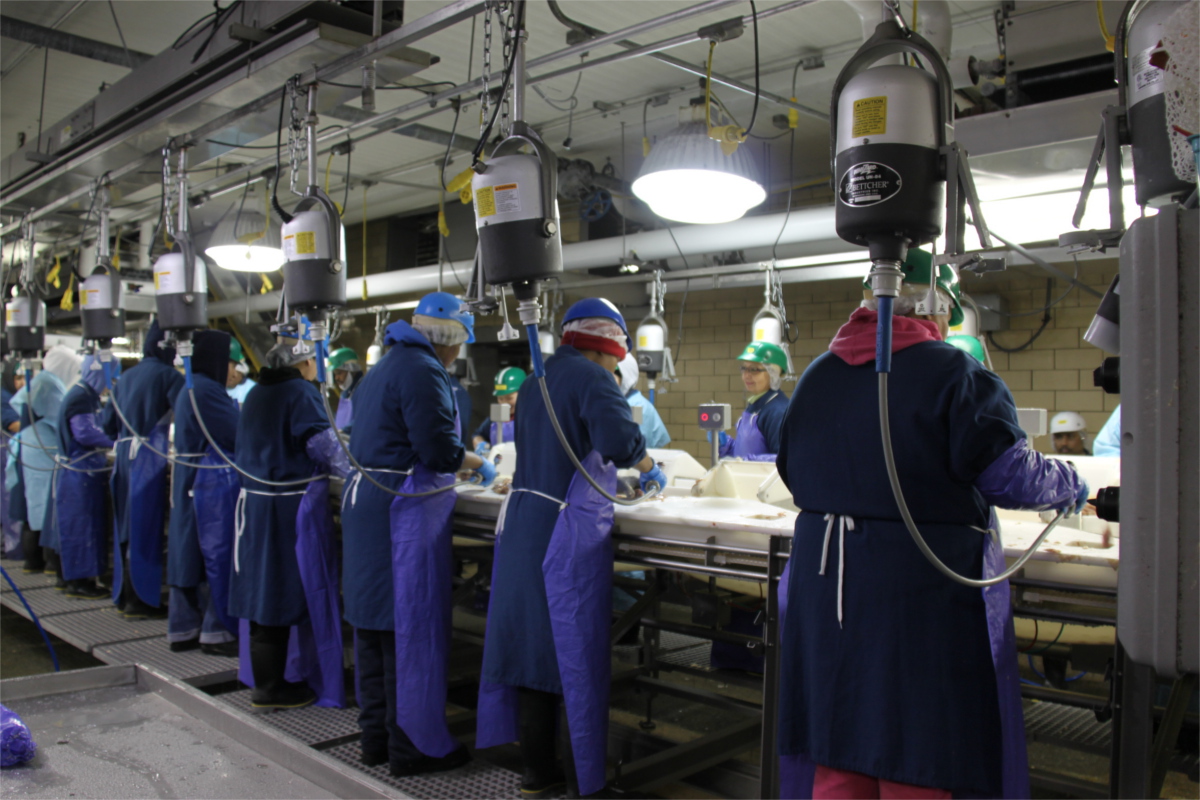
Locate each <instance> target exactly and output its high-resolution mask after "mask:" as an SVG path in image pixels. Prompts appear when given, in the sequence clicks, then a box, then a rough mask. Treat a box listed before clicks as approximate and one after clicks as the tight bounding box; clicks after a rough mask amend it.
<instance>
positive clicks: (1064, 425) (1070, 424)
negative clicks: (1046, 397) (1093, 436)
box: [1050, 411, 1087, 434]
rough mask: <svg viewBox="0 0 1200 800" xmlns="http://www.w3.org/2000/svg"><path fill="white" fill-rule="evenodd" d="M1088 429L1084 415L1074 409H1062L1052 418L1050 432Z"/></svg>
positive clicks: (1070, 431)
mask: <svg viewBox="0 0 1200 800" xmlns="http://www.w3.org/2000/svg"><path fill="white" fill-rule="evenodd" d="M1086 430H1087V423H1086V422H1084V421H1083V417H1082V416H1080V415H1079V414H1076V413H1075V412H1074V411H1060V412H1058V413H1057V414H1055V415H1054V417H1053V418H1052V419H1051V420H1050V433H1052V434H1054V433H1072V432H1074V431H1079V432H1081V433H1082V432H1083V431H1086Z"/></svg>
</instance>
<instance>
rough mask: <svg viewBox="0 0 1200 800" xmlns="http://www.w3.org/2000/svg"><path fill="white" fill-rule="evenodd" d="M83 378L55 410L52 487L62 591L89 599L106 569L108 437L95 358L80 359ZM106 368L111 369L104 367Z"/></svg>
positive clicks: (100, 593)
mask: <svg viewBox="0 0 1200 800" xmlns="http://www.w3.org/2000/svg"><path fill="white" fill-rule="evenodd" d="M82 368H83V379H82V380H80V381H79V382H78V383H76V384H75V385H74V386H72V387H71V389H70V391H68V392H67V394H66V397H65V398H64V400H63V404H62V409H61V410H60V411H59V415H58V446H59V450H60V452H61V454H62V462H61V463H60V465H59V470H58V483H57V485H56V486H55V491H54V504H55V512H56V513H57V517H58V539H59V548H60V549H59V559H60V561H61V563H62V573H63V579H64V580H65V581H66V583H67V586H66V589H65V592H66V595H67V596H68V597H79V598H85V599H95V598H97V597H104V596H105V595H107V594H108V592H107V591H105V590H103V589H101V588H100V587H98V586H96V578H98V577H99V576H101V575H103V574H104V572H105V571H106V570H107V569H108V556H109V553H110V552H111V551H110V550H109V547H108V537H109V530H110V528H111V527H112V526H111V522H112V511H111V509H110V508H109V502H108V477H109V475H108V473H109V468H108V461H107V459H106V458H105V454H106V453H107V452H108V451H109V450H111V449H112V446H113V440H112V437H110V436H109V435H108V434H107V433H105V432H104V429H103V427H102V426H101V420H100V412H101V411H102V410H103V408H104V397H105V396H106V395H107V394H108V382H107V380H106V379H105V376H104V370H103V368H102V366H101V363H100V359H99V358H97V357H96V356H93V355H89V356H86V357H85V358H84V359H83V365H82ZM110 374H111V373H110Z"/></svg>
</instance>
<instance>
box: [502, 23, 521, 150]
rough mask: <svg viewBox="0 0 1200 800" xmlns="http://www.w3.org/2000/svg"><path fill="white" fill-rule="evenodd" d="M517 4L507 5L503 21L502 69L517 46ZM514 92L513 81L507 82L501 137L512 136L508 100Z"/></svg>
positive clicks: (510, 60)
mask: <svg viewBox="0 0 1200 800" xmlns="http://www.w3.org/2000/svg"><path fill="white" fill-rule="evenodd" d="M516 34H517V4H516V3H509V4H508V17H507V18H506V19H505V20H504V68H505V69H506V70H507V69H508V65H509V64H510V63H512V55H513V48H515V47H516V46H517V35H516ZM514 90H515V87H514V86H513V81H512V80H511V79H510V80H509V87H508V91H507V92H505V93H504V97H502V98H500V103H501V106H500V133H501V134H502V135H503V136H509V135H510V134H512V121H511V120H510V119H509V109H510V102H509V98H511V97H512V93H513V91H514Z"/></svg>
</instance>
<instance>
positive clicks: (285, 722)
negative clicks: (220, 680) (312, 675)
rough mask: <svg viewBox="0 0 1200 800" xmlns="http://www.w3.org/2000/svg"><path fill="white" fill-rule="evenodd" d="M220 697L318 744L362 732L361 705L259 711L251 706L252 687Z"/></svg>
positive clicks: (269, 722) (311, 743)
mask: <svg viewBox="0 0 1200 800" xmlns="http://www.w3.org/2000/svg"><path fill="white" fill-rule="evenodd" d="M218 697H219V699H221V700H223V701H224V702H226V703H228V704H229V705H231V706H233V707H234V708H236V709H237V710H238V711H243V712H245V713H247V714H254V715H255V719H258V720H261V721H263V722H265V723H266V724H268V725H270V726H271V727H273V728H278V729H279V730H281V731H283V732H284V733H286V734H287V735H289V736H292V737H294V738H296V739H299V740H300V741H302V742H304V743H305V744H306V745H309V746H310V747H315V746H318V745H320V744H321V743H323V742H330V741H334V740H337V739H343V738H345V737H346V736H352V735H354V734H357V733H358V732H359V728H358V709H357V708H353V707H351V708H318V707H317V706H308V707H306V708H289V709H285V710H282V711H272V712H271V713H269V714H259V713H257V712H256V710H254V709H252V708H251V707H250V690H249V689H243V690H241V691H237V692H227V693H225V694H222V695H218Z"/></svg>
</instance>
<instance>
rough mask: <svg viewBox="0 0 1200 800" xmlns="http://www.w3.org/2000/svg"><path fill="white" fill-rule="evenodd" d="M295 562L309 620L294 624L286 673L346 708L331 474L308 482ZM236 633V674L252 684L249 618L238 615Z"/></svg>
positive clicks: (321, 700) (324, 701) (320, 700)
mask: <svg viewBox="0 0 1200 800" xmlns="http://www.w3.org/2000/svg"><path fill="white" fill-rule="evenodd" d="M296 562H297V564H298V565H299V567H300V581H301V583H302V584H303V585H304V595H305V598H306V599H307V601H308V622H305V623H304V624H302V625H294V626H292V631H291V635H290V636H289V637H288V659H287V668H286V669H285V670H284V678H285V679H286V680H288V681H291V682H293V683H299V682H301V681H302V682H304V683H307V684H308V685H309V686H310V687H311V688H312V690H313V691H315V692H316V693H317V702H316V705H318V706H323V707H325V708H344V707H345V705H346V688H345V680H344V675H343V669H342V661H343V659H342V613H341V607H340V604H339V595H338V589H339V585H338V572H339V568H338V561H337V546H336V542H335V536H334V528H333V513H332V512H331V511H330V509H329V481H328V479H325V480H319V481H313V482H312V483H310V484H308V488H307V489H306V490H305V492H304V497H303V498H302V499H301V500H300V508H299V509H298V510H297V511H296ZM238 635H239V637H240V640H239V645H238V656H239V662H238V680H240V681H241V682H242V683H244V684H246V685H247V686H249V687H251V688H253V687H254V672H253V670H252V669H251V666H250V622H249V620H240V626H239V631H238Z"/></svg>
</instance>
